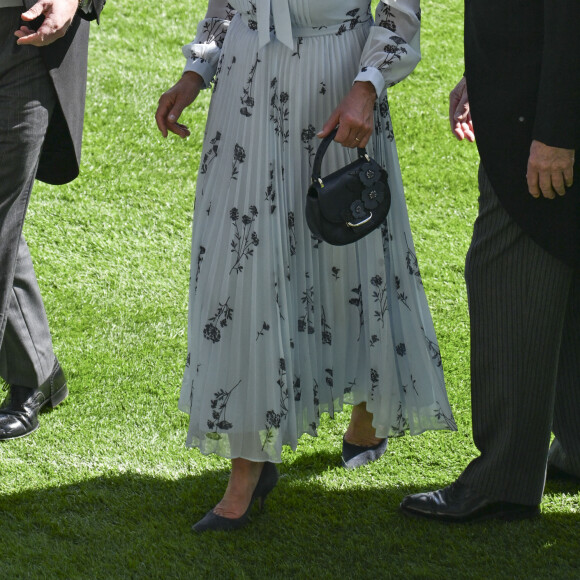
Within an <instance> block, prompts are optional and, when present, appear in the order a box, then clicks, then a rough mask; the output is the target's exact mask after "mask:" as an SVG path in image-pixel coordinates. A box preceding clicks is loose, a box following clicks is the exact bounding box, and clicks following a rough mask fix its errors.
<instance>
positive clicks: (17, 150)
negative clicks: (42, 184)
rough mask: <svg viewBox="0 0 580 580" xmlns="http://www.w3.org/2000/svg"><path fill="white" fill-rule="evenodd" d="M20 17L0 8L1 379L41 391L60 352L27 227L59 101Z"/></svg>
mask: <svg viewBox="0 0 580 580" xmlns="http://www.w3.org/2000/svg"><path fill="white" fill-rule="evenodd" d="M21 12H22V9H21V8H1V9H0V345H1V346H0V376H1V377H2V378H3V379H4V380H5V381H7V382H8V383H10V384H17V385H21V386H26V387H36V386H38V385H40V384H41V383H43V382H44V381H45V380H46V379H47V378H48V376H49V374H50V372H51V370H52V368H53V365H54V352H53V349H52V339H51V336H50V331H49V329H48V321H47V319H46V313H45V310H44V305H43V303H42V298H41V296H40V291H39V288H38V283H37V281H36V276H35V274H34V268H33V266H32V260H31V257H30V252H29V250H28V246H27V245H26V241H25V240H24V237H23V235H22V228H23V224H24V218H25V215H26V210H27V208H28V203H29V200H30V195H31V191H32V185H33V183H34V177H35V174H36V169H37V167H38V160H39V157H40V152H41V148H42V144H43V141H44V136H45V134H46V129H47V127H48V122H49V119H50V115H51V114H52V111H53V110H54V107H55V103H56V95H55V92H54V88H53V85H52V82H51V80H50V77H49V74H48V71H47V69H46V66H45V65H44V63H43V61H42V59H41V55H40V51H39V49H38V48H36V47H30V46H27V47H25V46H17V45H16V37H15V36H14V31H15V30H17V29H18V27H19V26H20V14H21Z"/></svg>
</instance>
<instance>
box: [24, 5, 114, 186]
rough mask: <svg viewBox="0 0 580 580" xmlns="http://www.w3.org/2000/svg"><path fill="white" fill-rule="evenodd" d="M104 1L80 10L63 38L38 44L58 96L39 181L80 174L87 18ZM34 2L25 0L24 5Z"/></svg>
mask: <svg viewBox="0 0 580 580" xmlns="http://www.w3.org/2000/svg"><path fill="white" fill-rule="evenodd" d="M105 1H106V0H93V11H92V12H91V14H88V15H86V14H84V13H83V12H81V11H79V12H78V14H77V16H76V17H75V19H74V21H73V23H72V24H71V26H70V28H69V29H68V30H67V33H66V34H65V35H64V36H63V37H62V38H60V39H59V40H57V41H55V42H53V43H52V44H50V45H48V46H46V47H43V48H41V53H42V56H43V59H44V61H45V63H46V66H47V68H48V70H49V72H50V76H51V78H52V81H53V83H54V88H55V90H56V94H57V98H58V104H57V106H56V109H55V111H54V113H53V115H52V117H51V120H50V124H49V126H48V131H47V133H46V138H45V141H44V146H43V148H42V154H41V157H40V164H39V167H38V172H37V174H36V177H37V178H38V179H40V180H41V181H46V182H47V183H55V184H60V183H67V182H68V181H72V180H73V179H74V178H75V177H76V176H77V175H78V174H79V163H80V157H81V141H82V134H83V119H84V112H85V94H86V81H87V55H88V45H89V23H88V22H87V20H93V19H98V17H99V15H100V13H101V10H102V9H103V6H104V4H105ZM35 3H36V0H24V5H25V6H26V8H30V7H31V6H33V5H34V4H35ZM37 24H40V22H37Z"/></svg>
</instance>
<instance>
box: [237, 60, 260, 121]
mask: <svg viewBox="0 0 580 580" xmlns="http://www.w3.org/2000/svg"><path fill="white" fill-rule="evenodd" d="M260 62H261V61H260V59H259V58H258V55H257V54H256V61H255V62H254V64H253V65H252V68H251V69H250V74H249V75H248V81H247V83H246V85H245V86H244V88H243V89H242V96H241V98H240V100H241V101H242V105H243V106H242V108H241V109H240V113H241V114H242V115H244V117H251V116H252V108H253V107H254V104H255V101H254V97H253V89H254V77H255V76H256V69H257V68H258V63H260Z"/></svg>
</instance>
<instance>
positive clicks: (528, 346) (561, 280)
mask: <svg viewBox="0 0 580 580" xmlns="http://www.w3.org/2000/svg"><path fill="white" fill-rule="evenodd" d="M479 188H480V198H479V215H478V217H477V220H476V222H475V227H474V232H473V239H472V242H471V247H470V249H469V252H468V254H467V260H466V267H465V278H466V282H467V295H468V301H469V316H470V325H471V397H472V414H473V437H474V441H475V444H476V446H477V448H478V449H479V451H480V452H481V455H480V456H479V457H477V458H476V459H474V460H473V461H472V462H471V463H470V464H469V466H468V467H467V469H466V470H465V471H464V472H463V474H462V475H461V476H460V481H461V482H462V483H465V484H467V485H469V486H470V487H472V488H474V489H476V490H477V491H480V492H482V493H484V494H486V495H488V496H490V497H492V498H495V499H497V500H500V501H510V502H516V503H521V504H527V505H537V504H539V503H540V501H541V498H542V493H543V490H544V483H545V474H546V460H547V455H548V448H549V445H550V437H551V432H552V431H553V432H554V434H555V435H556V439H557V445H558V446H559V447H560V448H561V450H563V452H564V453H565V456H566V459H567V462H568V465H567V467H568V469H569V470H570V471H572V472H573V473H576V474H578V475H580V272H579V271H576V270H573V269H571V268H570V267H568V266H566V265H564V264H563V263H562V262H560V261H559V260H557V259H556V258H554V257H553V256H551V255H550V254H548V253H547V252H546V251H544V250H543V249H542V248H540V246H538V245H537V244H536V243H535V242H533V241H532V240H531V239H530V238H529V237H528V236H527V235H526V234H525V233H524V232H523V231H522V230H521V228H520V227H519V226H518V225H517V224H516V223H515V222H514V221H513V220H512V219H511V217H510V216H509V215H508V214H507V212H506V211H505V210H504V208H503V206H502V205H501V203H500V201H499V200H498V198H497V196H496V195H495V193H494V191H493V189H492V187H491V184H490V182H489V179H488V178H487V175H486V174H485V172H484V171H483V169H482V168H480V172H479Z"/></svg>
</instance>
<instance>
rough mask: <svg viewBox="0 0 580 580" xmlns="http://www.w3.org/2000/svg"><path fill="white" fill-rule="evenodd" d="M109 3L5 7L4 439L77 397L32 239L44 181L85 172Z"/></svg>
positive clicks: (0, 323) (43, 1)
mask: <svg viewBox="0 0 580 580" xmlns="http://www.w3.org/2000/svg"><path fill="white" fill-rule="evenodd" d="M104 3H105V0H80V1H79V0H0V376H1V377H2V378H3V379H4V380H5V381H6V382H7V383H8V384H9V395H8V397H7V399H6V401H4V403H3V405H2V407H1V408H0V439H12V438H15V437H23V436H24V435H28V434H29V433H31V432H32V431H34V430H35V429H36V428H37V427H38V413H39V411H40V410H41V409H42V408H43V407H47V406H50V407H55V406H56V405H58V404H59V403H60V402H62V401H63V400H64V399H65V398H66V396H67V394H68V390H67V385H66V379H65V376H64V374H63V372H62V369H61V368H60V365H59V363H58V361H57V360H56V357H55V355H54V352H53V348H52V338H51V335H50V330H49V328H48V320H47V317H46V313H45V310H44V305H43V302H42V298H41V296H40V290H39V288H38V283H37V281H36V276H35V274H34V268H33V265H32V259H31V257H30V252H29V250H28V246H27V244H26V241H25V239H24V237H23V235H22V226H23V222H24V218H25V215H26V210H27V207H28V203H29V201H30V195H31V191H32V185H33V183H34V179H35V177H37V178H38V179H41V180H42V181H46V182H47V183H55V184H60V183H66V182H68V181H71V180H72V179H74V178H75V177H76V176H77V175H78V172H79V160H80V149H81V137H82V128H83V114H84V105H85V86H86V74H87V52H88V40H89V36H88V34H89V32H88V30H89V23H88V22H87V20H92V19H94V18H97V16H98V14H99V13H100V11H101V9H102V7H103V4H104Z"/></svg>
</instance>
